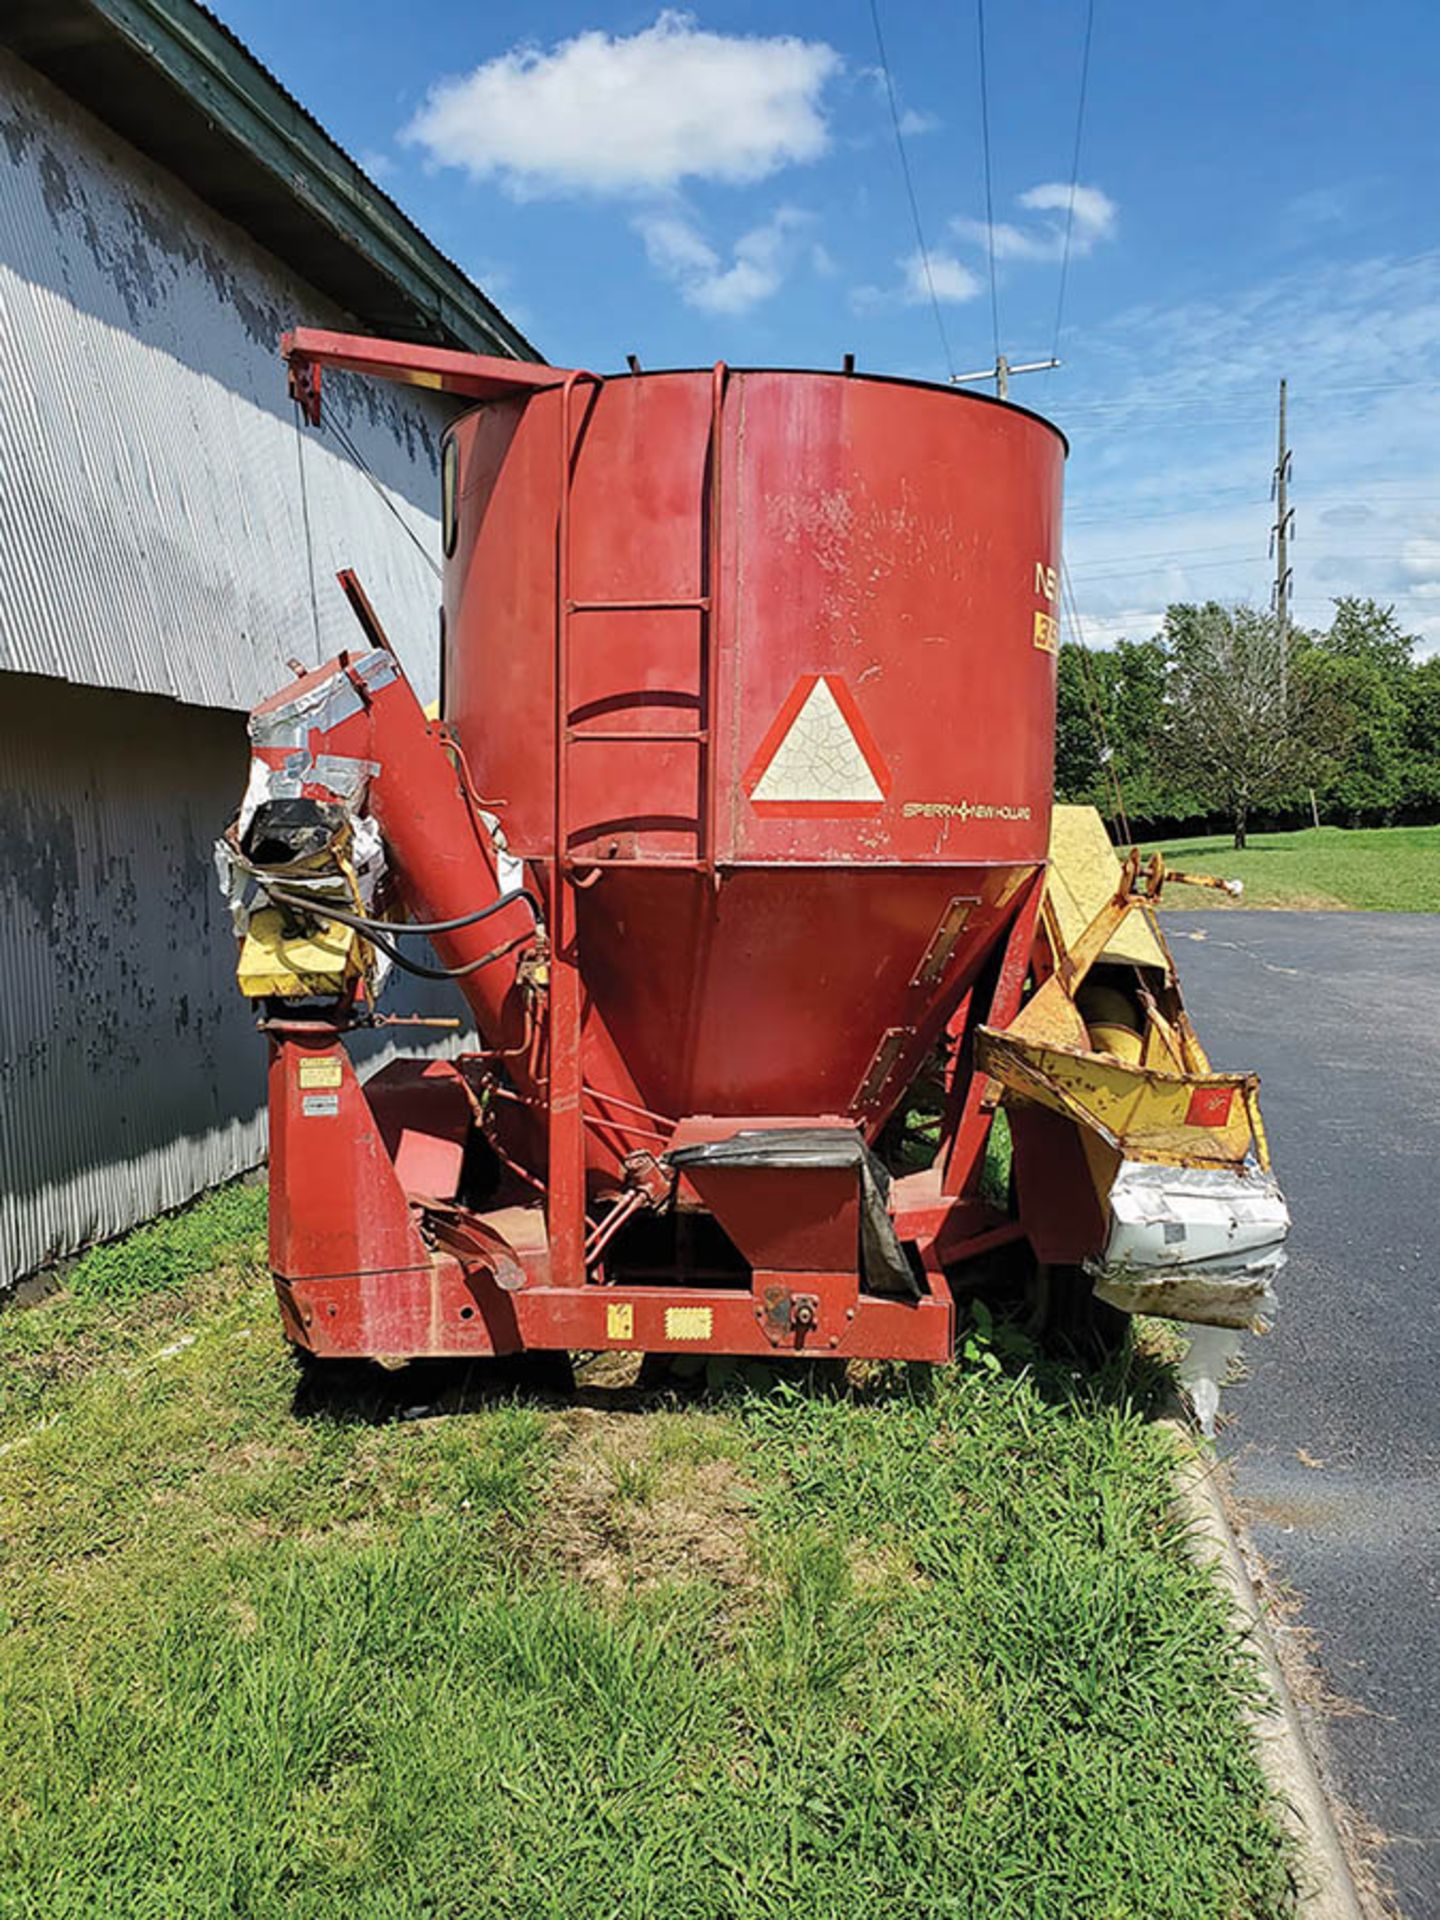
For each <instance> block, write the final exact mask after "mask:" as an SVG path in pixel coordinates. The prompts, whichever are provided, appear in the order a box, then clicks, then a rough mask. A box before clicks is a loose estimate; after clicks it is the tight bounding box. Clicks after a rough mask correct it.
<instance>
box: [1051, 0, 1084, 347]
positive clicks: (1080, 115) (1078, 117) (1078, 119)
mask: <svg viewBox="0 0 1440 1920" xmlns="http://www.w3.org/2000/svg"><path fill="white" fill-rule="evenodd" d="M1094 32H1095V0H1088V4H1087V5H1086V8H1085V48H1084V51H1083V52H1082V54H1081V55H1080V103H1079V105H1078V106H1077V108H1076V109H1075V150H1074V153H1073V155H1072V156H1071V161H1070V199H1069V203H1068V204H1067V206H1066V209H1065V250H1064V252H1063V253H1062V254H1061V255H1060V292H1059V295H1058V296H1057V298H1056V301H1055V344H1054V346H1052V347H1051V349H1050V358H1051V359H1052V360H1054V359H1055V358H1057V356H1058V355H1059V352H1060V322H1061V320H1062V318H1063V316H1064V313H1065V282H1066V281H1067V279H1068V278H1069V276H1070V240H1071V236H1072V234H1073V232H1074V230H1075V189H1076V188H1077V187H1078V186H1079V184H1080V136H1081V134H1082V132H1083V131H1084V127H1085V95H1086V92H1087V90H1088V88H1089V83H1090V41H1091V38H1092V36H1093V35H1094Z"/></svg>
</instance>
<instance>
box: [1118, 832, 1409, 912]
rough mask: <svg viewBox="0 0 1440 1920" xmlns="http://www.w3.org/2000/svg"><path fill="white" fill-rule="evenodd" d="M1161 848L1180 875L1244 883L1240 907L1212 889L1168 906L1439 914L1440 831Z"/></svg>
mask: <svg viewBox="0 0 1440 1920" xmlns="http://www.w3.org/2000/svg"><path fill="white" fill-rule="evenodd" d="M1155 844H1158V845H1159V847H1160V850H1161V852H1162V853H1163V854H1164V855H1165V859H1166V861H1167V862H1168V863H1170V864H1172V865H1174V866H1175V867H1178V868H1179V869H1180V871H1181V872H1187V871H1188V872H1191V873H1214V874H1219V875H1221V876H1222V877H1223V878H1225V879H1227V880H1243V881H1244V882H1245V892H1244V895H1243V897H1242V899H1241V900H1240V901H1239V902H1238V903H1236V902H1233V901H1231V900H1229V899H1228V898H1227V897H1226V896H1225V895H1224V894H1221V893H1215V892H1213V891H1212V890H1211V889H1210V888H1208V887H1173V888H1170V889H1168V890H1167V891H1166V894H1165V904H1166V906H1168V907H1225V906H1232V905H1236V904H1238V905H1240V906H1245V907H1330V908H1335V907H1363V908H1367V909H1370V910H1372V911H1378V912H1382V913H1436V912H1440V827H1360V828H1355V829H1354V830H1351V829H1348V828H1345V827H1306V828H1305V829H1304V830H1303V831H1301V832H1298V833H1252V834H1251V835H1250V844H1249V845H1248V846H1247V847H1246V848H1245V851H1244V852H1243V853H1236V852H1235V850H1234V848H1233V846H1232V845H1231V841H1230V835H1229V834H1211V835H1208V836H1205V837H1202V838H1200V839H1188V840H1161V841H1159V842H1158V843H1154V842H1152V843H1148V844H1147V845H1146V846H1145V849H1144V851H1145V852H1146V854H1147V855H1148V854H1149V853H1150V851H1151V850H1152V847H1153V846H1154V845H1155Z"/></svg>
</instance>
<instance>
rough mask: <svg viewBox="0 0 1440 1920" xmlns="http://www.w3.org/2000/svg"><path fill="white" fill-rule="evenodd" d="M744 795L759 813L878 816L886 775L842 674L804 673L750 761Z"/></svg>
mask: <svg viewBox="0 0 1440 1920" xmlns="http://www.w3.org/2000/svg"><path fill="white" fill-rule="evenodd" d="M745 791H746V793H748V794H749V796H750V802H751V805H752V806H753V807H754V809H755V811H756V812H757V813H759V814H771V815H791V816H794V815H800V816H804V815H807V814H808V815H811V816H816V817H820V818H829V819H834V818H838V817H843V816H844V815H846V814H857V813H878V812H879V810H880V809H881V807H882V806H883V805H884V804H885V796H886V794H888V793H889V791H890V770H889V768H888V767H887V766H886V765H885V762H884V761H883V760H882V759H881V757H880V750H879V748H878V747H877V746H876V744H875V741H874V739H873V738H872V737H871V733H870V729H869V728H868V727H867V726H866V724H865V722H864V720H863V719H862V717H861V714H860V709H859V708H858V707H857V706H856V704H855V697H854V695H853V694H852V693H851V691H850V689H849V687H848V686H847V685H846V684H845V679H844V676H843V675H842V674H838V673H804V674H801V676H800V678H799V679H798V680H797V681H796V682H795V685H794V686H793V687H792V688H791V689H790V692H789V694H788V695H787V696H786V698H785V701H784V703H783V704H782V706H781V708H780V711H779V713H777V714H776V716H775V719H774V721H773V722H772V723H771V726H770V728H769V731H768V732H767V733H766V735H765V738H764V739H763V740H762V741H761V742H760V746H759V749H758V751H757V752H756V754H755V758H754V759H753V760H752V761H751V762H750V767H749V770H748V772H747V773H746V775H745Z"/></svg>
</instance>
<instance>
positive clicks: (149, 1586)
mask: <svg viewBox="0 0 1440 1920" xmlns="http://www.w3.org/2000/svg"><path fill="white" fill-rule="evenodd" d="M255 1205H256V1203H255V1201H254V1199H253V1198H246V1199H244V1200H242V1201H241V1202H238V1203H237V1202H236V1201H235V1200H234V1199H233V1197H232V1198H227V1197H226V1196H223V1195H222V1196H218V1197H217V1198H216V1199H215V1200H212V1201H210V1202H207V1203H203V1204H202V1206H201V1207H199V1208H196V1209H194V1210H193V1211H192V1213H191V1214H189V1215H187V1216H184V1217H183V1218H184V1220H185V1221H186V1222H188V1224H187V1225H186V1226H185V1227H184V1228H183V1229H178V1230H179V1231H180V1232H181V1236H182V1239H183V1243H184V1244H183V1249H182V1250H181V1251H180V1252H177V1251H176V1247H175V1243H174V1235H175V1232H176V1231H177V1223H170V1225H169V1228H168V1231H169V1234H170V1239H169V1241H168V1242H167V1241H166V1240H165V1238H164V1235H165V1233H166V1231H167V1228H164V1227H162V1228H157V1229H154V1230H151V1231H152V1232H154V1233H159V1234H160V1235H161V1236H162V1238H161V1240H160V1241H159V1242H149V1243H147V1242H146V1240H145V1239H144V1236H143V1235H142V1236H137V1237H136V1238H135V1239H132V1241H131V1242H129V1243H128V1248H129V1251H128V1252H125V1251H123V1250H122V1251H121V1252H117V1253H116V1254H114V1255H112V1256H110V1258H109V1260H108V1262H107V1263H105V1268H104V1270H103V1271H102V1272H101V1273H100V1275H99V1276H98V1278H97V1276H96V1273H95V1271H94V1269H93V1268H92V1269H91V1270H90V1272H89V1275H88V1278H87V1274H86V1271H85V1269H84V1268H83V1267H82V1268H81V1269H80V1270H79V1271H78V1273H77V1276H76V1284H75V1286H74V1288H72V1289H71V1290H69V1291H66V1292H63V1293H60V1294H58V1295H57V1296H55V1297H54V1298H52V1299H51V1300H48V1301H46V1302H44V1303H42V1304H41V1305H39V1306H36V1307H33V1308H29V1309H26V1310H24V1311H16V1312H11V1313H8V1314H4V1315H0V1386H3V1399H0V1541H3V1548H0V1624H3V1639H0V1709H3V1711H0V1801H3V1818H0V1914H3V1915H5V1916H21V1915H24V1916H27V1917H29V1916H33V1917H34V1920H70V1917H71V1916H76V1917H77V1920H78V1916H80V1915H85V1916H92V1915H95V1914H97V1913H106V1914H111V1915H115V1916H123V1917H124V1920H152V1916H153V1920H162V1917H163V1920H174V1916H176V1915H183V1916H184V1917H185V1920H208V1917H209V1916H220V1915H225V1916H244V1917H245V1920H270V1916H281V1915H284V1916H286V1920H291V1917H292V1916H294V1917H295V1920H311V1917H313V1920H329V1917H330V1916H334V1917H335V1920H340V1917H341V1916H343V1917H344V1920H421V1916H424V1917H425V1920H451V1917H453V1920H482V1917H483V1916H497V1917H498V1916H504V1917H505V1920H530V1916H536V1920H539V1917H540V1916H546V1917H550V1916H553V1917H554V1920H560V1917H561V1916H563V1917H564V1920H577V1916H582V1915H583V1916H621V1915H623V1916H625V1920H631V1917H632V1916H634V1917H637V1920H638V1917H639V1916H650V1915H655V1916H661V1915H663V1916H665V1917H666V1920H690V1917H691V1916H695V1917H696V1920H698V1917H699V1916H704V1917H705V1920H722V1917H723V1920H729V1917H730V1916H735V1917H737V1920H738V1917H739V1916H747V1917H748V1916H752V1915H753V1916H757V1920H763V1917H766V1916H775V1917H776V1920H781V1917H782V1916H783V1920H822V1917H823V1920H830V1917H831V1916H836V1915H842V1914H843V1915H847V1916H848V1915H852V1914H866V1913H877V1914H878V1913H883V1914H885V1915H886V1916H887V1920H911V1917H913V1920H922V1917H923V1920H933V1916H936V1915H945V1914H956V1915H964V1916H974V1920H1011V1917H1014V1920H1019V1917H1020V1916H1024V1917H1025V1920H1067V1917H1068V1916H1076V1917H1077V1920H1092V1917H1093V1920H1241V1917H1242V1916H1251V1917H1253V1920H1260V1917H1261V1916H1272V1915H1279V1914H1281V1913H1285V1912H1288V1911H1289V1910H1290V1908H1289V1893H1288V1886H1289V1880H1288V1873H1287V1860H1286V1854H1285V1847H1284V1843H1283V1842H1282V1840H1281V1839H1280V1837H1279V1834H1278V1830H1277V1826H1276V1823H1275V1819H1274V1813H1273V1809H1272V1807H1271V1805H1270V1803H1269V1802H1268V1800H1267V1796H1266V1792H1265V1789H1264V1787H1263V1785H1262V1782H1261V1778H1260V1775H1259V1773H1258V1770H1257V1767H1256V1764H1255V1761H1254V1758H1253V1754H1252V1751H1251V1747H1250V1744H1249V1740H1248V1737H1247V1735H1246V1733H1245V1731H1244V1728H1243V1719H1242V1713H1243V1708H1244V1704H1245V1702H1246V1700H1247V1699H1248V1698H1249V1697H1250V1696H1251V1692H1252V1689H1253V1684H1254V1683H1253V1677H1252V1674H1251V1669H1250V1667H1249V1665H1248V1661H1247V1658H1246V1656H1245V1654H1244V1652H1243V1650H1242V1649H1241V1648H1240V1647H1239V1645H1238V1644H1237V1642H1236V1640H1235V1639H1234V1637H1233V1634H1232V1632H1231V1629H1230V1627H1229V1626H1228V1624H1227V1615H1226V1612H1225V1607H1224V1604H1223V1602H1222V1600H1221V1598H1220V1597H1219V1595H1218V1593H1217V1591H1216V1589H1215V1588H1214V1586H1213V1585H1212V1584H1211V1581H1210V1578H1209V1576H1208V1575H1206V1574H1205V1573H1203V1572H1201V1571H1200V1570H1198V1569H1197V1567H1196V1566H1195V1565H1194V1564H1193V1562H1192V1561H1191V1559H1190V1558H1189V1557H1188V1555H1187V1552H1186V1550H1185V1543H1184V1540H1183V1537H1182V1532H1181V1528H1180V1524H1179V1522H1178V1521H1177V1519H1176V1517H1175V1514H1174V1511H1173V1508H1172V1501H1171V1472H1172V1457H1171V1451H1170V1442H1169V1440H1168V1439H1167V1436H1166V1433H1165V1431H1164V1430H1163V1429H1162V1428H1160V1427H1158V1426H1156V1425H1155V1424H1153V1423H1152V1422H1151V1421H1150V1420H1149V1419H1148V1418H1147V1416H1146V1412H1145V1408H1144V1406H1143V1405H1142V1404H1141V1396H1140V1394H1139V1391H1138V1389H1139V1386H1140V1385H1142V1384H1144V1382H1143V1381H1142V1380H1141V1378H1140V1376H1139V1375H1138V1374H1132V1375H1131V1376H1130V1377H1129V1379H1128V1382H1127V1379H1124V1378H1120V1377H1118V1376H1117V1377H1111V1378H1109V1379H1108V1380H1105V1381H1103V1382H1099V1381H1095V1380H1090V1379H1087V1378H1085V1377H1083V1376H1081V1375H1078V1374H1075V1373H1073V1372H1071V1371H1068V1370H1064V1369H1059V1368H1056V1367H1054V1366H1047V1367H1040V1366H1038V1365H1036V1364H1030V1363H1029V1362H1031V1361H1032V1360H1033V1356H1027V1355H1026V1354H1025V1352H1024V1351H1023V1349H1022V1348H1021V1347H1020V1345H1019V1343H1018V1342H1017V1341H1015V1340H1013V1339H1012V1340H1009V1341H1000V1342H999V1344H998V1346H997V1345H996V1344H995V1343H992V1341H991V1340H990V1338H989V1337H988V1336H987V1335H986V1334H985V1333H984V1332H983V1331H978V1330H977V1331H976V1333H975V1334H974V1336H973V1337H972V1340H971V1342H970V1352H971V1359H970V1361H969V1363H968V1364H967V1365H966V1366H964V1367H960V1368H956V1369H950V1370H946V1371H944V1372H941V1373H933V1374H923V1373H921V1374H916V1375H905V1374H900V1373H889V1372H884V1371H880V1370H876V1371H874V1372H873V1373H872V1374H871V1375H870V1377H869V1378H868V1379H862V1380H858V1381H857V1380H854V1379H852V1380H850V1381H849V1382H848V1383H846V1382H843V1381H840V1380H837V1379H835V1378H833V1377H831V1376H829V1375H827V1374H826V1373H824V1372H823V1371H822V1372H820V1373H815V1374H808V1375H796V1376H787V1377H786V1378H785V1379H784V1380H783V1381H782V1382H780V1383H777V1382H776V1381H775V1380H774V1379H767V1378H766V1377H764V1376H763V1375H761V1376H759V1377H752V1378H750V1379H748V1380H745V1379H741V1378H739V1377H731V1378H723V1377H714V1376H712V1377H711V1378H710V1379H709V1380H708V1382H707V1381H704V1380H696V1381H693V1382H691V1383H688V1384H687V1383H683V1382H682V1383H673V1382H672V1383H671V1385H670V1386H669V1387H667V1388H665V1389H656V1390H649V1391H642V1390H641V1389H639V1388H638V1387H636V1386H633V1385H626V1384H621V1383H620V1382H619V1381H618V1380H617V1377H616V1370H615V1368H614V1366H613V1364H611V1363H597V1364H596V1365H595V1366H594V1367H592V1368H591V1370H590V1373H589V1377H588V1384H587V1383H585V1380H584V1370H583V1369H582V1386H581V1388H580V1390H579V1391H578V1393H575V1394H569V1395H561V1394H557V1393H552V1394H550V1395H549V1396H548V1397H547V1396H546V1395H544V1394H541V1393H539V1392H538V1391H535V1390H533V1389H532V1390H530V1391H529V1392H526V1391H524V1390H522V1389H520V1388H518V1387H517V1386H516V1385H515V1383H514V1381H513V1379H511V1380H510V1381H508V1382H507V1381H506V1379H505V1377H504V1376H503V1375H500V1374H498V1373H489V1372H487V1371H486V1370H485V1369H483V1368H479V1367H475V1368H471V1369H470V1370H468V1372H454V1371H445V1370H428V1371H426V1372H424V1373H422V1374H419V1375H417V1374H415V1373H413V1372H412V1373H409V1374H406V1373H401V1374H396V1375H381V1374H376V1375H375V1376H374V1378H373V1379H371V1378H370V1377H369V1376H365V1377H364V1378H363V1379H362V1380H361V1381H359V1382H357V1381H356V1380H355V1379H354V1377H353V1376H351V1377H350V1379H349V1381H348V1383H342V1384H341V1385H338V1386H337V1385H335V1384H327V1383H324V1382H317V1381H316V1379H315V1378H314V1377H313V1376H305V1377H302V1376H301V1374H300V1373H299V1371H298V1370H297V1368H296V1366H295V1364H294V1362H293V1361H292V1360H291V1358H290V1357H289V1356H288V1355H287V1353H286V1352H285V1351H284V1349H283V1347H282V1344H281V1341H280V1337H279V1332H278V1328H277V1325H276V1320H275V1315H274V1310H273V1304H272V1300H271V1298H270V1295H269V1290H268V1285H267V1282H266V1280H265V1276H264V1273H263V1268H262V1261H263V1253H262V1249H261V1242H260V1238H259V1234H258V1221H257V1220H255V1219H254V1218H253V1217H250V1218H249V1227H248V1231H242V1229H244V1228H245V1223H246V1219H247V1210H248V1215H249V1216H253V1214H254V1210H255ZM212 1209H213V1212H212V1211H209V1210H212ZM210 1224H213V1225H214V1228H215V1239H214V1245H213V1252H212V1254H211V1255H210V1256H209V1257H207V1255H206V1253H205V1235H206V1231H207V1226H208V1225H210ZM237 1235H238V1237H237ZM147 1245H148V1246H151V1247H158V1248H160V1249H161V1250H163V1249H164V1248H165V1247H166V1246H167V1245H168V1247H169V1255H170V1257H169V1258H168V1260H167V1259H165V1258H161V1257H159V1255H158V1254H157V1265H158V1268H159V1269H160V1272H159V1278H160V1280H161V1285H160V1287H159V1289H158V1290H154V1291H147V1290H146V1289H145V1288H144V1287H143V1286H142V1285H141V1284H140V1278H141V1276H142V1275H143V1273H144V1271H145V1269H146V1268H147V1266H148V1264H149V1260H150V1256H149V1254H148V1253H147V1251H146V1248H147ZM187 1260H188V1261H190V1262H192V1263H194V1267H195V1269H196V1270H195V1271H192V1272H189V1273H187V1272H186V1271H184V1269H185V1265H186V1262H187ZM717 1373H718V1374H719V1375H723V1373H724V1370H723V1369H718V1370H717ZM1152 1384H1153V1383H1152Z"/></svg>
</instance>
